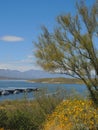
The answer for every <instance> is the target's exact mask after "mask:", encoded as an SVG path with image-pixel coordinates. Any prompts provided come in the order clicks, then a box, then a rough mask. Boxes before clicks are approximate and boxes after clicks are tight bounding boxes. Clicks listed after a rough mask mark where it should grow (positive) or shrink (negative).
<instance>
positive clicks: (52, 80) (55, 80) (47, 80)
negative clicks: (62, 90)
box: [27, 78, 83, 84]
mask: <svg viewBox="0 0 98 130" xmlns="http://www.w3.org/2000/svg"><path fill="white" fill-rule="evenodd" d="M27 81H28V82H32V83H55V84H61V83H62V84H83V82H82V81H81V80H80V79H73V78H40V79H32V80H27Z"/></svg>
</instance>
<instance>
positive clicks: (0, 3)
mask: <svg viewBox="0 0 98 130" xmlns="http://www.w3.org/2000/svg"><path fill="white" fill-rule="evenodd" d="M87 1H89V3H88V4H92V3H93V2H94V0H87ZM75 2H76V0H0V69H12V70H15V69H16V70H21V71H25V70H29V69H40V67H39V66H38V65H36V58H35V57H34V54H33V53H34V51H35V47H34V44H33V43H32V41H36V40H37V38H38V36H39V35H40V33H41V26H42V25H45V26H46V27H47V28H48V29H49V30H50V31H51V30H52V29H53V27H54V26H55V24H56V17H57V16H58V15H60V14H66V13H68V12H70V13H72V14H74V13H75V11H76V10H75Z"/></svg>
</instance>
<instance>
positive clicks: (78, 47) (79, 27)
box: [35, 0, 98, 104]
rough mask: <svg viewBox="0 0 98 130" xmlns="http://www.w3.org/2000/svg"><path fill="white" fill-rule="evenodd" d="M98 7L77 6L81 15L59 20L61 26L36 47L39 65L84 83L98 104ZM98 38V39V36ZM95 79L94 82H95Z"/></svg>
mask: <svg viewBox="0 0 98 130" xmlns="http://www.w3.org/2000/svg"><path fill="white" fill-rule="evenodd" d="M97 5H98V4H97V3H95V4H94V5H92V6H91V7H90V8H89V7H88V6H87V5H86V4H85V2H84V0H83V1H82V0H81V2H80V3H76V6H77V13H76V15H74V16H72V15H71V14H70V13H69V14H67V15H60V16H58V17H57V22H58V24H57V26H56V27H55V29H54V31H53V32H52V33H50V32H49V31H48V29H47V28H46V27H43V33H42V34H41V35H40V36H39V37H38V42H37V43H35V45H36V48H37V51H36V52H35V56H36V58H37V63H38V64H39V65H40V66H41V67H42V68H43V69H44V70H47V71H50V72H55V73H56V72H58V73H62V74H67V75H70V76H72V77H76V78H79V79H81V80H82V81H83V82H84V83H85V85H86V86H87V88H88V90H89V92H90V95H91V98H92V99H93V101H94V102H95V103H96V104H98V96H97V95H98V49H97V48H96V44H97V43H96V42H95V40H94V39H95V38H98V7H97ZM95 34H96V35H95ZM92 75H93V79H92Z"/></svg>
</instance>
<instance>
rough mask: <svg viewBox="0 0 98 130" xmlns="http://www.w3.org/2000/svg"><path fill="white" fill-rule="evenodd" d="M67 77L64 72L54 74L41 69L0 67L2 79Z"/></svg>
mask: <svg viewBox="0 0 98 130" xmlns="http://www.w3.org/2000/svg"><path fill="white" fill-rule="evenodd" d="M55 77H65V75H62V74H53V73H48V72H45V71H41V70H28V71H24V72H20V71H17V70H9V69H0V79H39V78H55Z"/></svg>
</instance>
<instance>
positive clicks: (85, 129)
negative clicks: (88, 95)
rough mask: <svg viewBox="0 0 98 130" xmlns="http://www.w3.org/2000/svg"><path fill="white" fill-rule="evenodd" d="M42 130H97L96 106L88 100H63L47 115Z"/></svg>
mask: <svg viewBox="0 0 98 130" xmlns="http://www.w3.org/2000/svg"><path fill="white" fill-rule="evenodd" d="M44 130H98V108H94V106H93V103H92V101H90V100H76V99H74V100H66V101H63V102H62V103H61V104H60V105H59V106H58V107H57V108H56V110H55V111H54V112H53V114H52V115H50V116H49V117H48V119H47V121H46V123H45V124H44Z"/></svg>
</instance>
